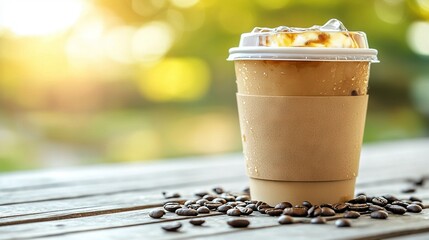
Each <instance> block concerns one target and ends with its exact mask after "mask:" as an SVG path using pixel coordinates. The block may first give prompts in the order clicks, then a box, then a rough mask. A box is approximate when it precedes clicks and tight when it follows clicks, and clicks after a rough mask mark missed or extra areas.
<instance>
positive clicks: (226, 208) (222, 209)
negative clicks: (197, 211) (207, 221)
mask: <svg viewBox="0 0 429 240" xmlns="http://www.w3.org/2000/svg"><path fill="white" fill-rule="evenodd" d="M229 209H232V206H229V205H221V206H219V207H218V208H217V211H218V212H223V213H226V212H227V211H228V210H229Z"/></svg>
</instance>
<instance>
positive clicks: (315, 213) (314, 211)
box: [307, 205, 321, 217]
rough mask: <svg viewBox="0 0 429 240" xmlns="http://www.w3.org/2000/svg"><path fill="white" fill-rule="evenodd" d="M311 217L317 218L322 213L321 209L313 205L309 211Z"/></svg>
mask: <svg viewBox="0 0 429 240" xmlns="http://www.w3.org/2000/svg"><path fill="white" fill-rule="evenodd" d="M307 213H308V216H309V217H317V216H319V215H320V213H321V209H320V207H319V206H318V205H313V206H312V207H311V208H310V209H308V211H307Z"/></svg>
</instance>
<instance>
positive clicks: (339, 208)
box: [333, 203, 349, 213]
mask: <svg viewBox="0 0 429 240" xmlns="http://www.w3.org/2000/svg"><path fill="white" fill-rule="evenodd" d="M333 207H334V211H335V212H336V213H343V212H345V211H347V209H348V208H349V206H348V205H347V204H345V203H336V204H334V206H333Z"/></svg>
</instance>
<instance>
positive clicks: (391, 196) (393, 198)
mask: <svg viewBox="0 0 429 240" xmlns="http://www.w3.org/2000/svg"><path fill="white" fill-rule="evenodd" d="M383 197H384V198H385V199H386V200H387V202H389V203H392V202H394V201H398V200H399V199H398V198H397V197H395V196H393V195H391V194H386V195H383Z"/></svg>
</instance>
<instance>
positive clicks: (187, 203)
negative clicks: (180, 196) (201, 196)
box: [183, 200, 196, 206]
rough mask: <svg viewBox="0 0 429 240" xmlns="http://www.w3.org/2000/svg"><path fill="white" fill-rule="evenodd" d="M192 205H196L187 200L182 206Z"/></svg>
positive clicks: (193, 201) (192, 201)
mask: <svg viewBox="0 0 429 240" xmlns="http://www.w3.org/2000/svg"><path fill="white" fill-rule="evenodd" d="M194 203H196V201H195V200H187V201H186V202H185V203H184V204H183V205H185V206H188V205H191V204H194Z"/></svg>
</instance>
